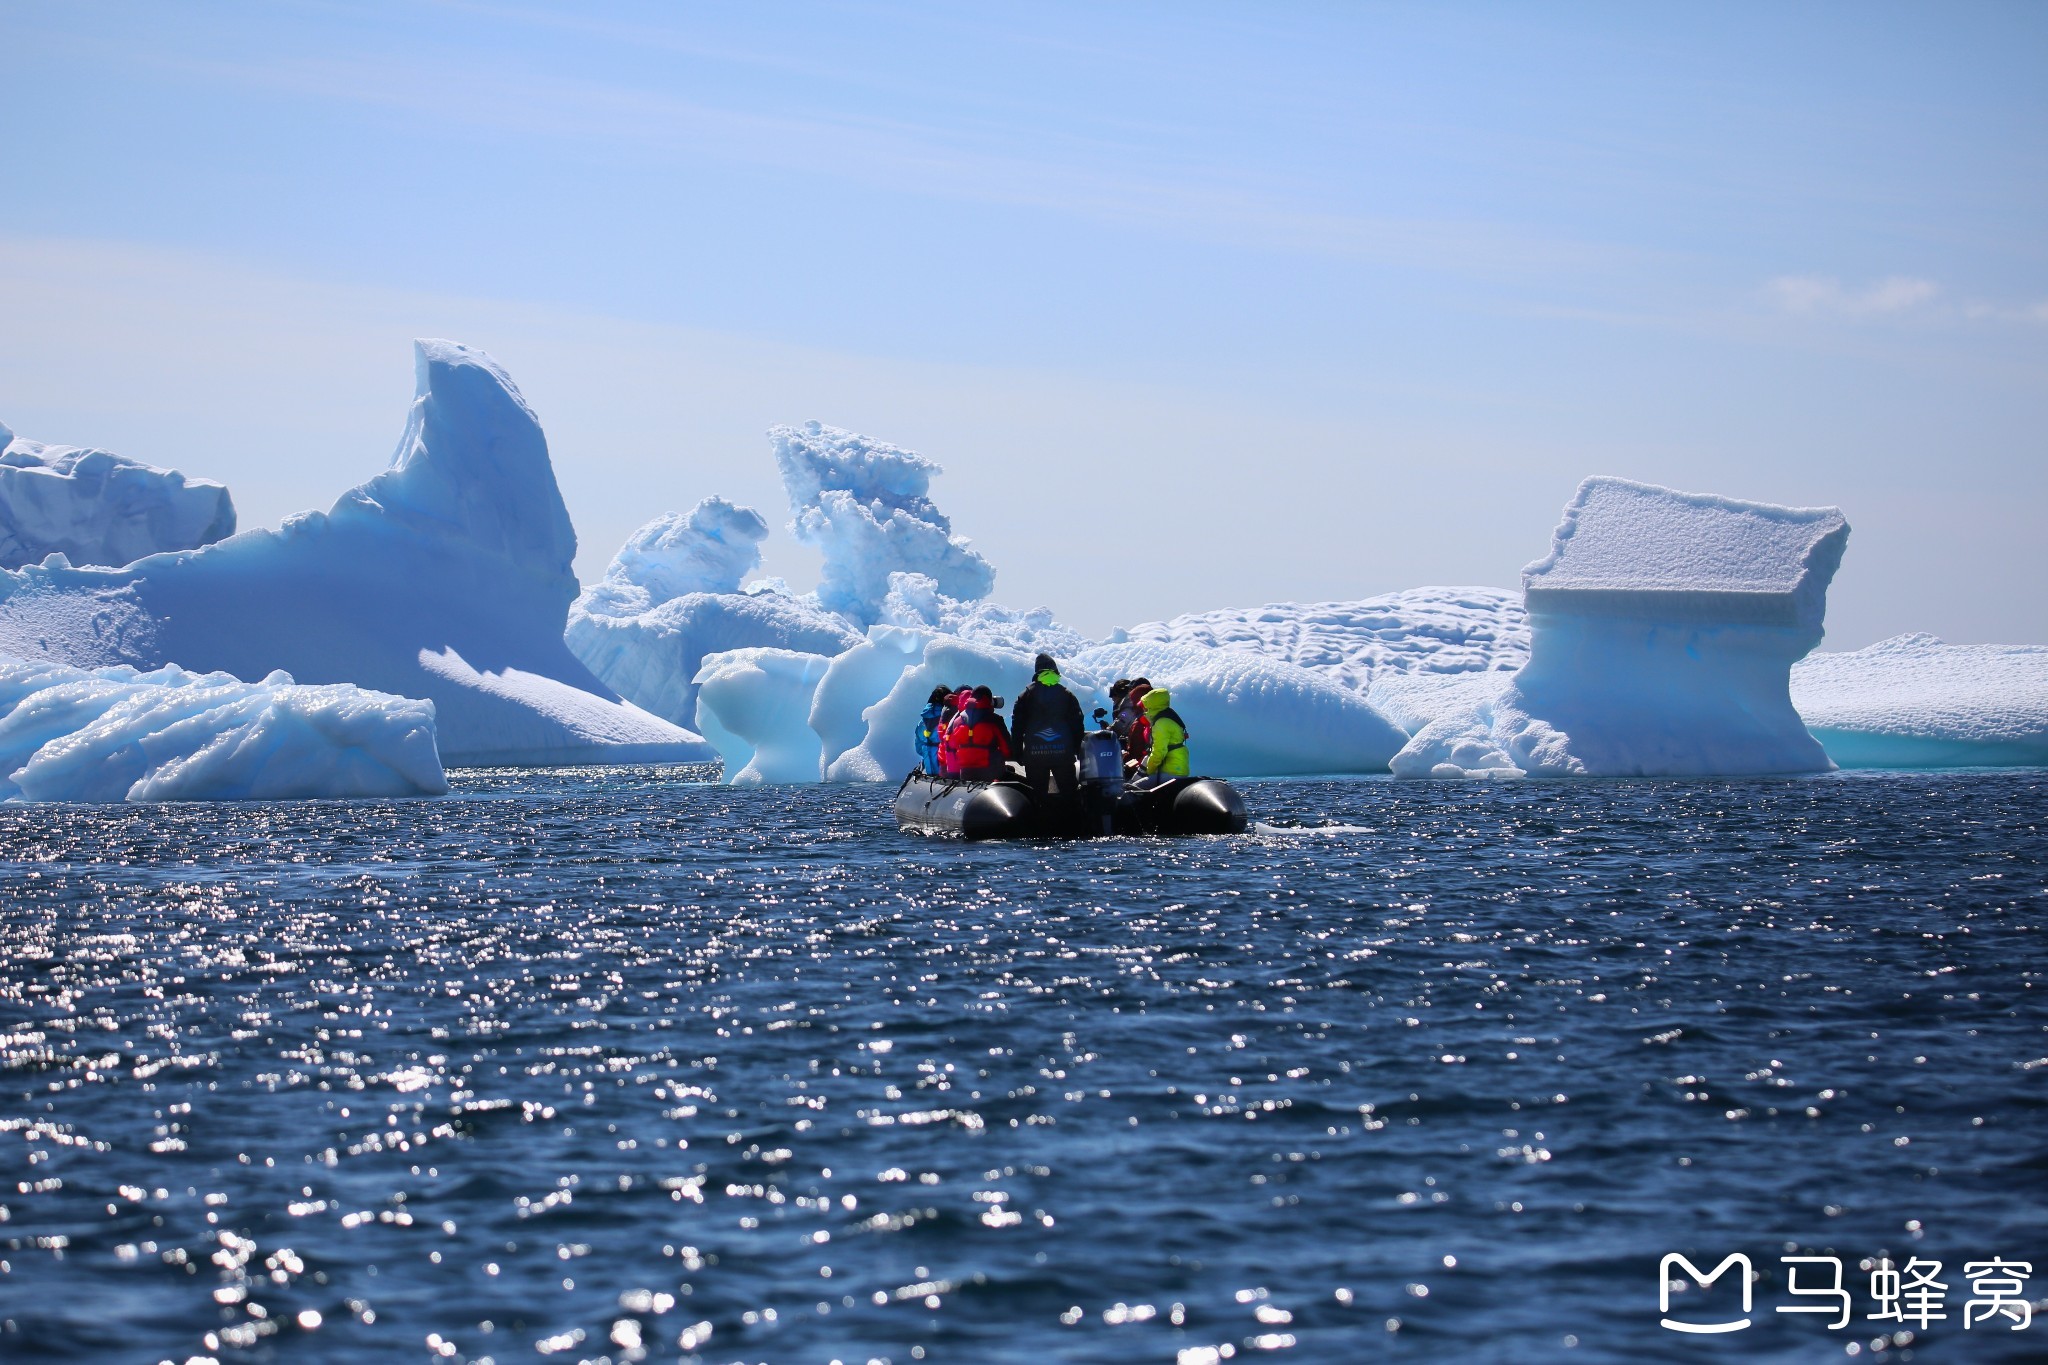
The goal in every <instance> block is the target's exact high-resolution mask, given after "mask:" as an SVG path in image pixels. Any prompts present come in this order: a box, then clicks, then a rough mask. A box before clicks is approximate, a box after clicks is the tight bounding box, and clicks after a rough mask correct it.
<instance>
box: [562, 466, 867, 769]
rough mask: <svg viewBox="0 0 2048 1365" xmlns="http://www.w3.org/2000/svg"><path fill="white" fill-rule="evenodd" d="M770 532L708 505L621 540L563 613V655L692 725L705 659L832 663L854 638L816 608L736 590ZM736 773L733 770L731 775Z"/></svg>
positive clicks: (771, 590) (757, 589)
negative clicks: (819, 657) (821, 657)
mask: <svg viewBox="0 0 2048 1365" xmlns="http://www.w3.org/2000/svg"><path fill="white" fill-rule="evenodd" d="M767 534H768V523H767V522H765V521H763V520H762V519H761V514H760V513H758V512H756V511H754V510H753V509H752V508H749V507H737V506H735V505H733V504H732V503H729V502H727V501H725V499H723V498H715V497H713V498H706V499H704V500H703V501H702V502H700V503H698V504H697V506H696V507H695V508H693V509H692V510H691V511H690V513H689V515H688V516H679V515H677V514H676V513H673V512H668V513H664V514H663V515H661V516H659V517H656V518H655V519H654V520H653V521H651V522H649V523H648V524H647V525H645V526H643V527H641V528H640V529H639V530H638V531H635V532H634V533H633V534H632V535H631V536H630V537H628V538H627V540H626V543H625V545H624V546H622V547H621V548H620V550H619V552H618V554H617V555H615V556H614V557H613V559H612V562H611V564H610V566H609V567H607V568H606V570H605V575H604V578H603V579H602V580H601V581H600V582H598V583H595V584H593V585H592V586H591V587H589V588H587V589H585V590H584V592H583V594H582V595H581V596H580V597H578V598H577V599H576V601H575V602H574V603H573V604H572V605H571V606H570V608H569V619H568V629H567V634H566V636H565V638H566V640H567V642H568V646H569V650H570V652H571V653H573V654H574V655H575V656H576V657H577V659H578V660H580V661H581V662H582V663H583V664H584V666H585V667H587V668H589V669H590V671H591V672H592V673H594V674H596V675H597V677H598V678H600V679H602V680H603V682H604V683H605V685H606V686H608V687H610V688H612V689H614V690H615V691H617V692H618V694H619V695H620V696H621V697H624V698H625V699H626V700H627V701H629V702H632V703H633V704H634V705H636V706H639V707H642V708H644V709H646V710H647V711H650V712H652V713H653V714H655V715H657V716H661V717H663V718H664V719H666V720H669V721H671V722H673V723H674V724H676V725H680V726H683V727H685V728H689V727H693V726H695V725H696V717H697V694H698V688H699V684H698V682H697V681H696V679H697V675H698V672H699V670H700V669H701V668H702V666H703V663H704V660H705V659H707V658H709V657H710V656H712V655H714V654H721V653H726V652H728V651H731V650H737V649H753V648H766V649H782V650H794V651H796V652H798V653H805V654H836V653H838V652H839V651H841V650H844V649H848V648H850V647H852V646H853V645H855V644H857V643H858V642H859V640H860V636H859V635H858V634H857V633H855V632H854V631H853V630H851V629H849V628H848V626H847V624H846V622H845V621H843V620H841V619H840V618H839V617H837V616H835V615H833V614H832V613H830V612H828V611H825V610H824V609H823V608H821V607H819V606H817V605H816V603H814V602H807V601H805V600H803V599H801V598H798V597H793V596H791V595H790V594H789V593H788V592H786V591H778V590H777V587H776V586H775V585H759V584H757V585H754V586H753V588H751V589H750V590H748V591H741V589H740V584H741V580H743V579H744V578H745V577H746V576H747V575H748V574H750V573H752V572H753V571H754V570H755V569H756V568H758V567H760V563H761V548H760V547H761V541H762V540H763V539H765V538H766V536H767ZM734 771H736V769H735V770H734Z"/></svg>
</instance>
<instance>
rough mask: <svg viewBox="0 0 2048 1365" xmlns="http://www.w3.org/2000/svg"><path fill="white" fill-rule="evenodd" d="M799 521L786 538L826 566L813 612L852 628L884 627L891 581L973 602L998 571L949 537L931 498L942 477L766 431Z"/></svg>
mask: <svg viewBox="0 0 2048 1365" xmlns="http://www.w3.org/2000/svg"><path fill="white" fill-rule="evenodd" d="M768 439H769V441H770V442H771V443H772V444H773V446H774V448H775V465H776V468H777V469H778V470H779V471H780V473H781V475H782V484H783V487H784V489H785V490H787V492H788V494H789V505H790V508H791V510H792V511H793V512H794V513H795V520H794V521H793V522H791V523H790V530H791V532H792V533H793V534H794V535H795V536H796V538H797V539H798V540H800V541H802V542H803V543H805V544H807V545H815V546H816V547H817V548H818V550H819V552H820V553H821V554H822V555H823V556H824V561H825V562H824V568H823V573H822V575H821V577H820V579H819V583H818V602H819V604H820V605H822V606H823V607H824V608H825V609H826V610H827V611H832V612H837V613H838V614H840V615H841V616H844V617H846V618H847V619H848V620H849V621H852V622H853V623H855V624H856V625H858V626H862V627H865V626H870V625H873V624H875V623H876V622H878V621H880V620H881V619H882V613H883V607H884V605H885V604H886V603H887V601H888V597H889V589H890V583H889V578H890V575H891V574H894V573H914V574H923V575H924V576H925V577H927V578H929V579H931V581H932V583H933V585H934V588H935V590H936V591H937V592H938V593H941V594H943V595H945V596H946V597H950V598H952V599H954V600H955V601H959V602H973V601H978V600H980V599H981V598H984V597H986V596H988V595H989V592H990V591H991V590H992V589H994V587H995V581H996V575H995V570H994V569H992V568H991V567H989V562H988V561H987V560H986V559H983V558H982V557H981V556H980V555H979V554H977V553H975V552H974V550H973V549H972V548H970V547H969V544H968V542H967V540H966V539H965V538H964V537H961V536H956V535H954V534H953V523H952V522H951V521H949V520H948V519H947V517H946V515H945V514H944V513H943V512H941V511H939V509H938V508H937V507H936V506H934V505H933V503H932V500H931V498H930V496H929V494H930V492H931V481H932V478H933V476H935V475H937V474H940V473H942V472H943V471H942V470H941V469H940V468H939V466H938V465H936V464H934V463H933V462H932V461H930V460H927V459H925V458H924V457H923V456H922V455H918V454H916V453H914V452H912V451H908V450H904V449H901V448H900V447H897V446H892V445H889V444H887V443H886V442H882V441H874V440H870V439H868V438H867V437H865V436H860V435H856V434H855V433H853V432H851V431H844V430H841V429H840V428H838V427H828V426H825V425H824V424H822V423H819V422H806V423H804V424H803V425H802V426H800V427H791V426H777V427H772V428H770V429H769V432H768Z"/></svg>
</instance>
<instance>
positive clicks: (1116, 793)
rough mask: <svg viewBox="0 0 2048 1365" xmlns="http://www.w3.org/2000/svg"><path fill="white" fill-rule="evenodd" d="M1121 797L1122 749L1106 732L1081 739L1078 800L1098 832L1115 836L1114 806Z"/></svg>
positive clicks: (1122, 788)
mask: <svg viewBox="0 0 2048 1365" xmlns="http://www.w3.org/2000/svg"><path fill="white" fill-rule="evenodd" d="M1123 795H1124V749H1123V745H1121V744H1119V743H1118V742H1117V738H1116V736H1115V735H1114V734H1112V733H1111V732H1110V731H1108V730H1090V731H1089V732H1088V733H1087V734H1085V735H1082V736H1081V800H1082V803H1083V805H1084V806H1085V808H1086V809H1087V811H1088V813H1089V815H1091V816H1092V817H1094V819H1095V821H1096V828H1097V832H1098V833H1101V834H1110V833H1113V832H1114V826H1115V819H1116V807H1117V802H1119V801H1121V800H1122V799H1123Z"/></svg>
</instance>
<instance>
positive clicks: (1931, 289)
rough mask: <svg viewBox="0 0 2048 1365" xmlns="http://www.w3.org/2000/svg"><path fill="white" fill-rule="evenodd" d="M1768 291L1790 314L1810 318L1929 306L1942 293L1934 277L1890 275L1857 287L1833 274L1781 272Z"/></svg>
mask: <svg viewBox="0 0 2048 1365" xmlns="http://www.w3.org/2000/svg"><path fill="white" fill-rule="evenodd" d="M1764 288H1765V293H1766V294H1767V295H1768V296H1769V297H1770V299H1771V301H1772V302H1773V303H1774V304H1776V305H1777V307H1778V308H1779V309H1780V310H1781V311H1783V312H1787V313H1798V314H1802V315H1806V316H1811V317H1838V318H1875V317H1885V316H1889V315H1894V314H1899V313H1909V312H1913V311H1915V310H1918V309H1923V308H1926V307H1927V306H1929V305H1931V304H1933V303H1934V302H1935V300H1936V299H1938V298H1939V297H1940V295H1941V286H1940V285H1938V284H1936V283H1935V282H1934V281H1933V280H1923V279H1920V278H1917V277H1916V276H1912V275H1887V276H1885V277H1884V278H1883V279H1881V280H1876V281H1873V282H1872V283H1870V284H1867V285H1863V286H1861V287H1857V286H1854V285H1848V284H1844V283H1843V282H1842V281H1841V280H1839V279H1836V278H1835V277H1834V276H1832V275H1780V276H1778V277H1777V278H1776V279H1774V280H1772V281H1771V282H1770V283H1769V284H1767V285H1766V286H1765V287H1764Z"/></svg>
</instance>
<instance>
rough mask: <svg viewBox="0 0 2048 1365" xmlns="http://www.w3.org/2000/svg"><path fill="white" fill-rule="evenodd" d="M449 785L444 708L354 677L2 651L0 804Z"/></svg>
mask: <svg viewBox="0 0 2048 1365" xmlns="http://www.w3.org/2000/svg"><path fill="white" fill-rule="evenodd" d="M447 790H448V780H447V778H446V777H445V776H444V775H443V773H442V771H441V760H440V758H439V756H438V755H437V754H436V752H435V748H434V708H433V706H432V705H430V704H429V703H427V702H423V701H414V700H412V699H410V698H406V697H393V696H387V695H385V694H383V693H379V692H371V691H367V690H365V689H363V688H360V687H354V686H351V685H349V684H346V683H334V684H329V685H327V686H323V687H300V686H298V685H296V684H294V683H293V682H292V680H291V678H290V676H289V675H287V674H284V673H273V674H271V675H270V676H269V677H267V678H264V679H262V680H261V681H260V682H253V683H249V682H243V681H241V680H240V679H238V678H233V677H229V676H228V675H227V674H225V673H211V674H204V675H200V674H192V673H187V672H186V671H185V670H183V669H181V668H176V667H167V668H161V669H157V670H155V671H153V672H147V673H145V672H141V671H139V670H137V669H134V668H129V667H126V666H117V667H113V668H100V669H91V670H87V669H79V668H70V667H67V666H65V665H63V664H53V663H48V662H24V661H21V660H15V659H0V800H9V801H206V800H288V799H292V798H296V797H314V796H414V795H434V794H437V793H440V792H445V791H447Z"/></svg>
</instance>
